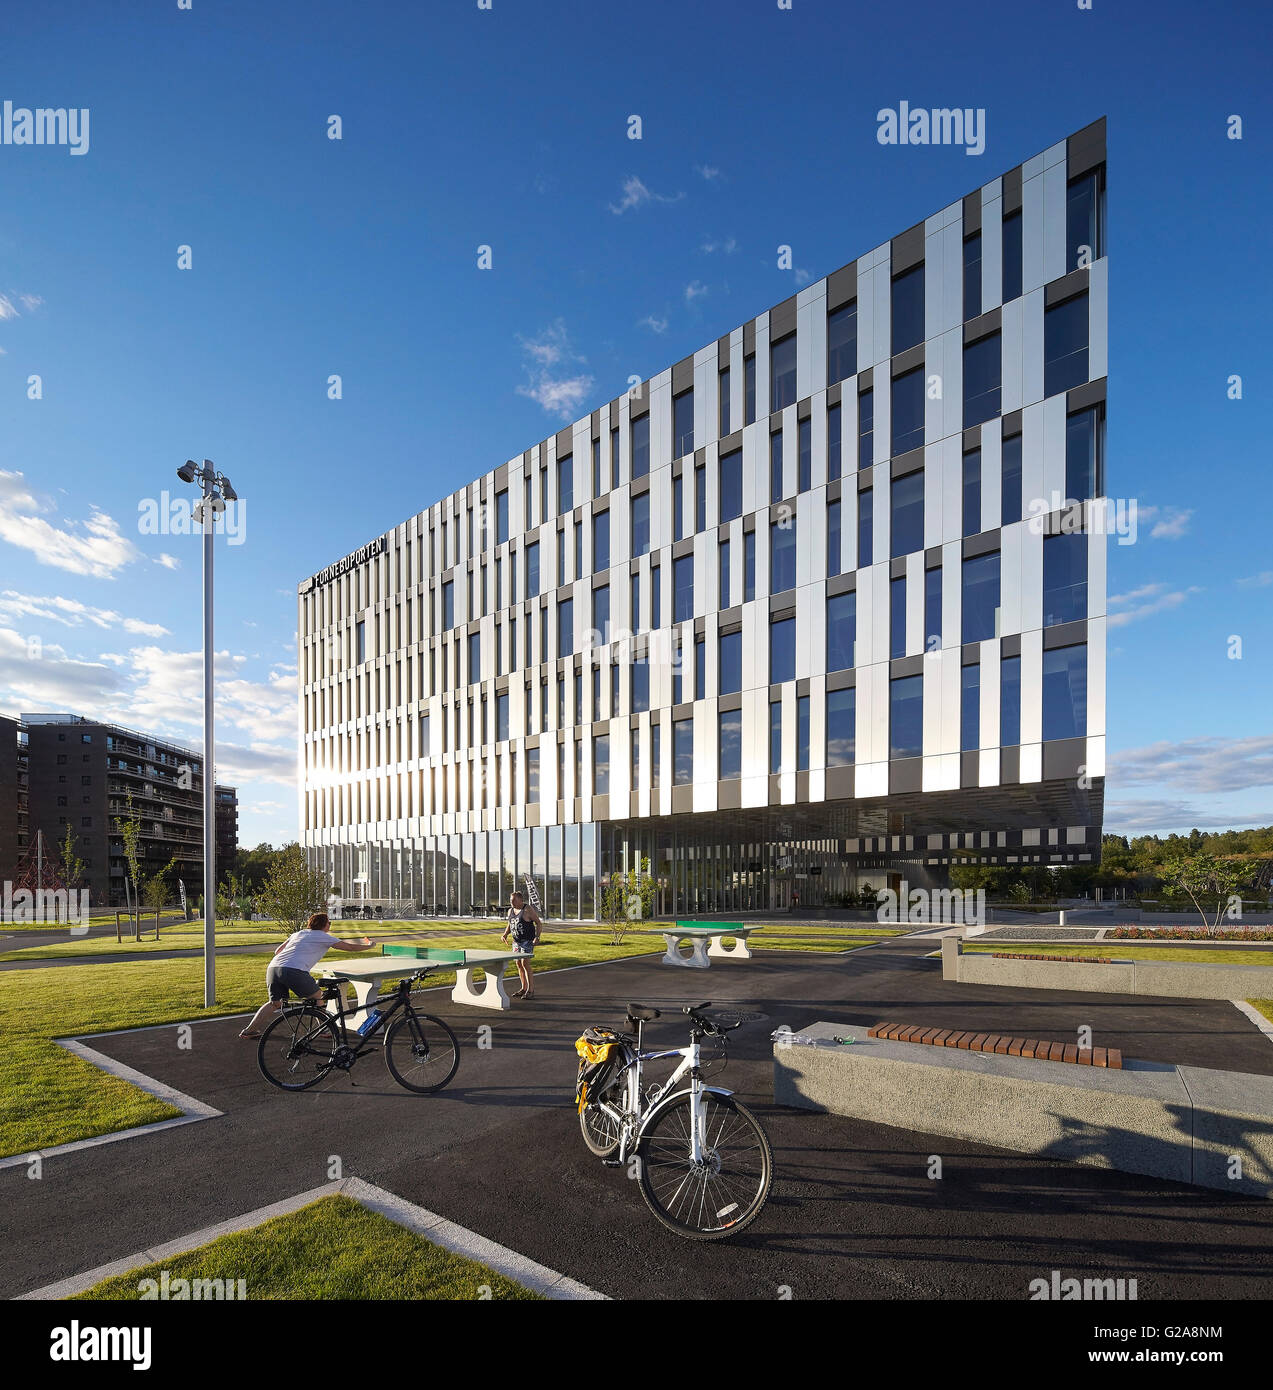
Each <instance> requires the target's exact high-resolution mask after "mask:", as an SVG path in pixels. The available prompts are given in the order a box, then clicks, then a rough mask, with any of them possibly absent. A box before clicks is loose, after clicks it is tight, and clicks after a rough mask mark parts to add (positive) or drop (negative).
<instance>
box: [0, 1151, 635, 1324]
mask: <svg viewBox="0 0 1273 1390" xmlns="http://www.w3.org/2000/svg"><path fill="white" fill-rule="evenodd" d="M337 1193H340V1194H342V1195H343V1196H346V1197H350V1198H352V1199H353V1200H354V1201H355V1202H359V1203H361V1204H362V1205H363V1206H364V1207H366V1208H367V1209H368V1210H369V1211H374V1212H378V1213H379V1214H380V1215H381V1216H384V1217H387V1218H388V1219H389V1220H390V1221H393V1222H395V1223H396V1224H397V1225H399V1226H405V1227H406V1228H407V1230H409V1231H414V1232H415V1233H416V1234H417V1235H420V1236H423V1237H424V1238H425V1239H426V1240H428V1241H430V1242H431V1243H432V1244H434V1245H439V1246H441V1247H442V1248H443V1249H444V1250H449V1251H451V1253H452V1254H455V1255H463V1256H465V1257H467V1258H468V1259H471V1260H477V1261H479V1262H480V1263H481V1264H484V1265H487V1266H489V1267H490V1268H491V1269H493V1270H494V1271H495V1272H496V1273H497V1274H502V1275H504V1277H505V1278H507V1279H512V1280H514V1281H515V1282H516V1283H518V1284H520V1285H521V1286H522V1287H523V1288H526V1289H530V1290H531V1291H532V1292H534V1293H538V1294H542V1295H543V1296H544V1297H545V1298H550V1299H554V1300H558V1301H577V1300H585V1299H586V1300H596V1299H601V1300H605V1301H607V1302H608V1301H609V1300H608V1298H607V1296H606V1295H605V1294H603V1293H598V1292H597V1291H596V1290H595V1289H590V1288H588V1287H587V1285H586V1284H581V1283H579V1281H578V1280H576V1279H571V1278H569V1277H568V1276H567V1275H565V1274H559V1273H558V1272H557V1271H556V1270H555V1269H549V1268H548V1267H547V1266H546V1265H541V1264H538V1263H537V1262H536V1261H534V1260H531V1259H527V1257H526V1256H525V1255H519V1254H518V1253H517V1252H516V1251H515V1250H510V1249H509V1248H508V1247H507V1246H505V1245H499V1244H497V1243H496V1242H495V1241H493V1240H487V1238H486V1237H485V1236H480V1235H478V1234H477V1232H476V1231H470V1230H468V1229H467V1228H466V1227H464V1226H457V1225H456V1224H455V1222H453V1221H448V1220H447V1219H446V1218H445V1217H442V1216H438V1215H437V1214H436V1213H435V1212H431V1211H428V1210H426V1209H425V1208H424V1207H420V1206H416V1204H415V1203H414V1202H408V1201H406V1200H405V1199H404V1198H402V1197H398V1196H396V1195H395V1194H394V1193H392V1192H389V1191H386V1190H385V1189H384V1188H383V1187H376V1186H375V1185H374V1184H373V1183H369V1182H364V1181H363V1180H362V1179H361V1178H345V1179H343V1180H340V1181H336V1182H329V1183H324V1184H323V1185H322V1186H321V1187H312V1188H310V1189H309V1190H308V1191H307V1192H299V1193H297V1195H296V1196H295V1197H288V1198H285V1199H284V1200H283V1201H281V1202H272V1203H271V1204H270V1205H269V1206H266V1207H258V1208H257V1209H256V1210H255V1211H249V1212H245V1213H244V1214H243V1215H242V1216H235V1217H231V1218H230V1219H229V1220H228V1221H218V1222H217V1223H216V1224H215V1225H212V1226H205V1227H204V1228H203V1229H202V1230H201V1231H194V1232H192V1233H191V1234H190V1235H187V1236H181V1237H179V1238H178V1239H176V1240H170V1241H167V1242H165V1243H164V1244H162V1245H156V1246H154V1247H153V1248H152V1249H150V1250H139V1251H138V1252H137V1253H136V1254H135V1255H128V1256H125V1258H124V1259H122V1260H112V1261H111V1262H110V1263H109V1264H104V1265H98V1267H97V1268H96V1269H90V1270H87V1271H86V1272H85V1273H83V1274H76V1275H74V1276H72V1277H71V1278H69V1279H62V1280H60V1281H59V1282H58V1283H56V1284H46V1285H45V1286H44V1287H43V1288H39V1289H33V1290H32V1291H31V1292H30V1293H24V1294H20V1295H19V1296H18V1300H17V1301H19V1302H22V1301H28V1302H29V1301H47V1300H51V1299H62V1298H69V1297H71V1296H72V1295H73V1294H78V1293H84V1292H85V1291H86V1290H88V1289H91V1288H92V1287H93V1286H94V1285H95V1284H100V1283H101V1282H102V1280H103V1279H110V1278H113V1277H114V1276H115V1275H118V1274H126V1273H127V1272H128V1271H129V1270H130V1269H139V1268H141V1267H142V1266H144V1265H148V1264H156V1263H158V1262H159V1261H160V1260H169V1259H174V1258H175V1257H176V1256H178V1255H184V1254H186V1253H187V1252H188V1251H191V1250H198V1249H199V1248H200V1247H201V1246H204V1245H209V1244H211V1242H212V1241H214V1240H218V1239H219V1238H220V1237H221V1236H227V1235H234V1234H235V1233H236V1232H239V1231H247V1230H251V1229H252V1228H253V1227H255V1226H260V1225H263V1224H264V1223H265V1222H266V1221H270V1220H273V1218H274V1217H276V1216H289V1215H290V1214H291V1213H292V1212H295V1211H299V1210H300V1209H301V1208H302V1207H307V1206H309V1205H311V1204H312V1203H314V1202H317V1201H319V1200H320V1199H321V1198H323V1197H333V1196H335V1195H336V1194H337Z"/></svg>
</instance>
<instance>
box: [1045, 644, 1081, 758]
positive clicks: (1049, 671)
mask: <svg viewBox="0 0 1273 1390" xmlns="http://www.w3.org/2000/svg"><path fill="white" fill-rule="evenodd" d="M1086 734H1087V646H1086V645H1085V644H1080V645H1078V646H1074V647H1053V648H1052V649H1051V650H1050V651H1044V653H1043V737H1044V738H1045V739H1054V738H1083V737H1085V736H1086Z"/></svg>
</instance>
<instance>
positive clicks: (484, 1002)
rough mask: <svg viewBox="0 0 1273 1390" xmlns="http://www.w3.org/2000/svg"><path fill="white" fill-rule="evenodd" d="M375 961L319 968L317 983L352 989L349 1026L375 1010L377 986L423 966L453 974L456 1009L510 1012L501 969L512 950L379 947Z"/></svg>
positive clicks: (362, 959) (358, 960)
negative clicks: (479, 979)
mask: <svg viewBox="0 0 1273 1390" xmlns="http://www.w3.org/2000/svg"><path fill="white" fill-rule="evenodd" d="M380 949H381V954H380V955H379V956H369V957H355V958H354V959H353V960H348V961H340V962H336V961H329V962H326V963H325V964H324V966H323V973H322V976H321V977H320V979H321V980H322V981H331V980H334V981H338V982H340V983H344V982H346V981H347V982H348V983H350V984H352V985H353V987H354V995H355V998H356V999H357V1001H358V1004H357V1009H356V1011H355V1012H354V1013H353V1014H352V1015H348V1016H347V1018H348V1022H349V1026H351V1027H353V1028H357V1027H358V1026H359V1024H361V1023H362V1022H363V1020H364V1019H365V1018H366V1017H367V1011H368V1010H369V1009H372V1008H374V1007H375V1004H376V1000H377V998H379V995H380V984H381V981H383V980H386V979H401V977H402V976H404V975H409V974H411V973H412V972H413V971H415V970H418V969H420V968H422V967H423V966H426V965H427V966H431V967H432V968H434V969H437V970H454V971H455V986H454V988H453V989H452V990H451V998H452V1000H453V1001H454V1002H455V1003H456V1004H469V1005H471V1006H472V1007H474V1008H478V1009H510V1008H512V1004H511V1002H510V1000H509V998H508V995H507V994H505V993H504V980H503V976H504V967H505V965H506V964H507V963H508V962H509V961H510V960H512V959H514V953H513V952H512V951H481V950H468V949H467V948H465V949H460V948H458V947H444V946H411V945H402V946H399V945H384V946H382V947H381V948H380ZM478 969H482V970H483V971H484V972H485V975H486V979H485V981H484V983H483V984H482V985H481V986H478V985H476V984H475V983H474V980H473V974H474V972H475V971H476V970H478Z"/></svg>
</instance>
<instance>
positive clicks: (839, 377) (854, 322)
mask: <svg viewBox="0 0 1273 1390" xmlns="http://www.w3.org/2000/svg"><path fill="white" fill-rule="evenodd" d="M857 369H858V306H857V303H856V302H854V303H853V304H845V305H844V306H843V307H842V308H839V309H833V310H832V311H831V312H830V313H829V314H828V315H827V385H828V386H834V385H835V384H836V382H837V381H843V380H844V379H845V377H850V376H853V375H854V374H855V373H856V371H857Z"/></svg>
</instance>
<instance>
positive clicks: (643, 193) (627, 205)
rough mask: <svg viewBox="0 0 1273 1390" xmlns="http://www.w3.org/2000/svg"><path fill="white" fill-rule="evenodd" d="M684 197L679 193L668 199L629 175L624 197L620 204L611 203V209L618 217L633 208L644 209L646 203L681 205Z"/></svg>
mask: <svg viewBox="0 0 1273 1390" xmlns="http://www.w3.org/2000/svg"><path fill="white" fill-rule="evenodd" d="M684 197H685V194H684V193H677V194H675V195H674V196H672V197H668V196H667V194H664V193H655V192H653V190H651V189H649V188H647V187H646V186H645V184H644V183H642V182H641V180H640V179H639V178H638V177H637V176H636V175H635V174H629V175H628V177H627V178H626V179H624V180H623V197H622V198H621V199H620V200H619V201H618V203H610V204H609V208H610V211H611V212H612V213H614V215H615V216H616V217H618V216H620V215H621V214H623V213H625V212H628V211H630V210H631V209H632V208H639V207H644V206H645V204H646V203H679V202H680V201H681V199H682V198H684Z"/></svg>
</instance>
